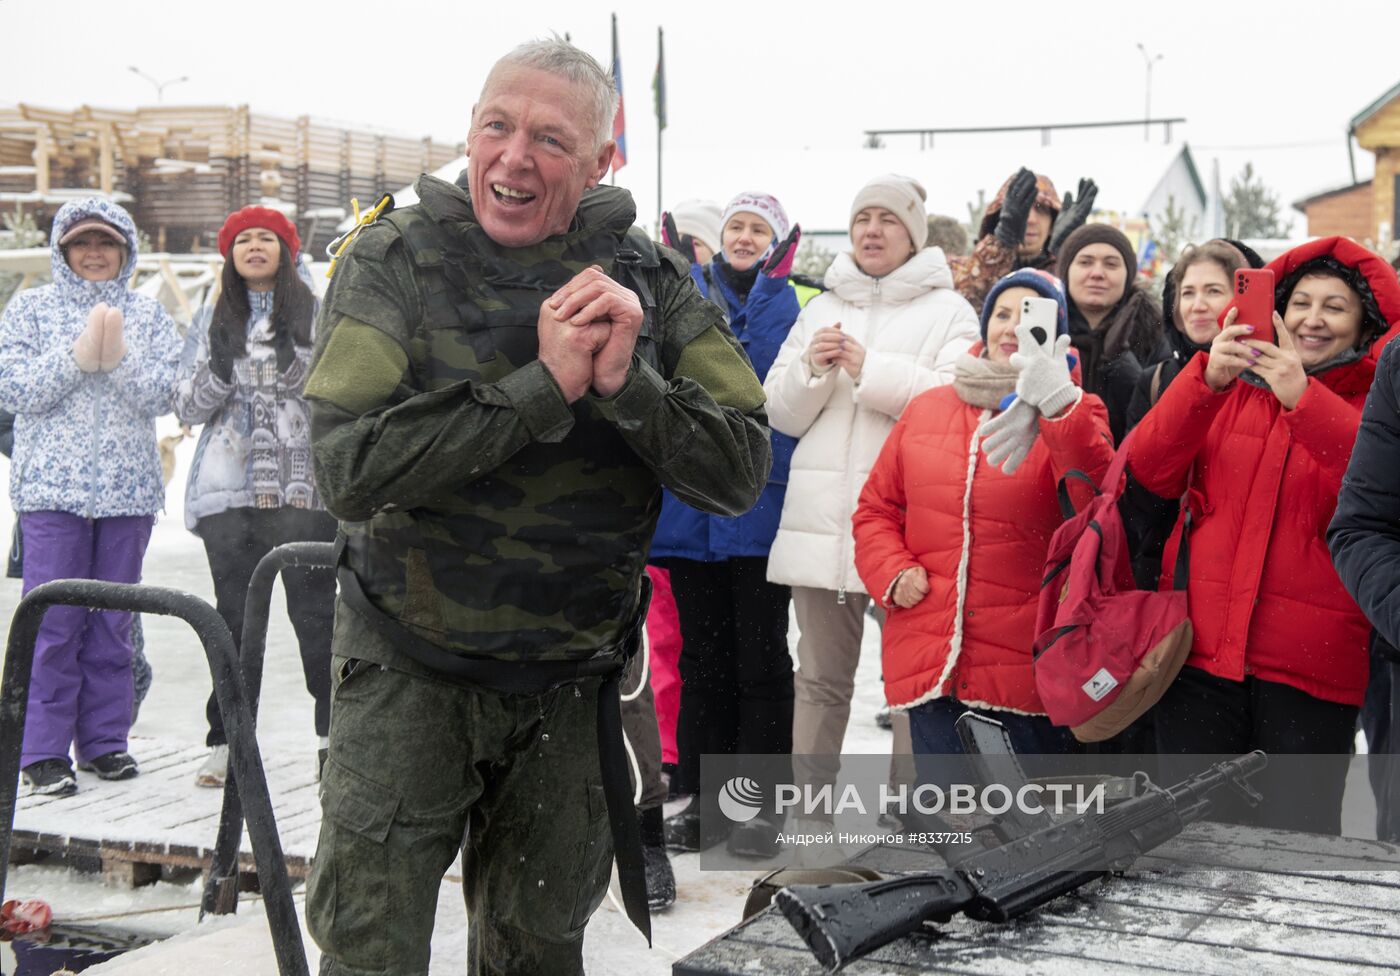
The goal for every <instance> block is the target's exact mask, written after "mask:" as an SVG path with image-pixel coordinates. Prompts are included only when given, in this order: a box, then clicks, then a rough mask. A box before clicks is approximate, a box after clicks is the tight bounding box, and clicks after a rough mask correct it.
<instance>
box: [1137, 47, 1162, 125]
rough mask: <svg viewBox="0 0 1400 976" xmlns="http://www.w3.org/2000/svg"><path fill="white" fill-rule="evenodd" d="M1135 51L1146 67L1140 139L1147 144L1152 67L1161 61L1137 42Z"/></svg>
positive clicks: (1149, 123)
mask: <svg viewBox="0 0 1400 976" xmlns="http://www.w3.org/2000/svg"><path fill="white" fill-rule="evenodd" d="M1137 49H1138V50H1139V51H1141V52H1142V60H1143V63H1144V64H1145V65H1147V106H1146V108H1144V109H1143V115H1142V118H1143V123H1142V139H1143V141H1144V142H1147V141H1148V140H1150V139H1151V138H1152V123H1151V122H1150V121H1148V120H1150V119H1151V118H1152V66H1153V65H1154V64H1156V63H1157V62H1158V61H1160V60H1162V55H1160V54H1148V53H1147V48H1145V47H1143V46H1142V42H1141V41H1138V46H1137Z"/></svg>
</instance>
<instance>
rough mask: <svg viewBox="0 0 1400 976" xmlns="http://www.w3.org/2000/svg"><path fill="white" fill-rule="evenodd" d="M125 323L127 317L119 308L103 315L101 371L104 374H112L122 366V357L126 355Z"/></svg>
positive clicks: (108, 310) (109, 309) (109, 310)
mask: <svg viewBox="0 0 1400 976" xmlns="http://www.w3.org/2000/svg"><path fill="white" fill-rule="evenodd" d="M125 323H126V317H125V316H124V315H122V312H121V309H119V308H108V309H107V311H106V312H105V313H104V314H103V333H102V362H101V369H102V372H104V373H110V372H111V371H112V370H114V369H116V368H117V367H118V366H120V365H121V361H122V357H123V356H125V355H126V336H125V335H124V334H123V332H124V328H123V327H124V325H125Z"/></svg>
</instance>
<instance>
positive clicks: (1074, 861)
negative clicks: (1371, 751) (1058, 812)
mask: <svg viewBox="0 0 1400 976" xmlns="http://www.w3.org/2000/svg"><path fill="white" fill-rule="evenodd" d="M1267 761H1268V760H1267V758H1266V757H1265V755H1264V753H1262V752H1258V751H1255V752H1251V753H1249V754H1248V755H1245V756H1240V757H1238V758H1236V759H1231V760H1228V761H1226V762H1222V763H1216V764H1214V765H1212V766H1211V768H1210V769H1208V770H1205V771H1204V772H1201V773H1198V774H1196V775H1195V776H1191V777H1189V778H1187V779H1186V780H1184V781H1183V782H1181V783H1178V784H1176V785H1175V786H1173V787H1171V788H1169V789H1162V788H1160V787H1156V786H1152V785H1151V784H1150V783H1148V782H1147V779H1146V776H1145V774H1143V773H1138V774H1137V775H1138V776H1139V777H1141V779H1142V782H1143V784H1144V786H1145V792H1143V794H1142V795H1139V796H1136V797H1134V798H1132V799H1129V800H1125V801H1124V802H1122V803H1120V804H1118V805H1117V806H1115V807H1112V808H1110V809H1107V810H1105V811H1104V812H1102V813H1098V812H1091V813H1085V814H1081V815H1080V816H1077V817H1073V818H1071V819H1068V820H1064V821H1061V822H1058V823H1054V822H1052V823H1051V824H1050V825H1049V826H1046V827H1043V828H1041V829H1039V830H1035V831H1033V832H1031V833H1029V834H1026V835H1025V836H1023V837H1020V838H1018V839H1016V840H1015V841H1013V842H1011V843H1008V844H1004V845H1002V846H1001V847H996V848H992V849H991V850H985V851H981V852H979V853H977V854H974V855H972V856H970V857H968V858H965V859H962V860H959V861H958V862H957V863H956V864H955V865H954V866H953V867H950V868H947V869H945V870H941V871H931V872H927V873H919V874H909V875H903V876H900V877H897V878H892V879H889V880H887V881H876V882H871V883H868V884H833V885H791V886H789V887H786V888H783V889H782V890H781V891H779V892H778V894H777V896H776V898H775V899H774V900H775V901H776V902H777V905H778V908H779V909H780V910H781V911H782V913H783V915H784V916H786V917H787V920H788V921H789V922H790V923H792V927H793V928H794V929H796V930H797V933H798V934H799V935H800V936H802V939H803V941H804V942H806V943H807V945H808V947H810V948H811V950H812V952H813V954H814V955H815V956H816V957H817V959H818V960H819V961H820V962H821V964H822V965H823V966H824V967H826V969H827V970H828V971H830V970H835V969H839V968H841V967H842V966H844V965H846V964H847V963H848V962H851V961H852V960H854V959H859V958H860V957H861V956H863V955H865V954H867V953H869V952H872V951H874V950H875V949H878V948H879V947H880V946H883V945H886V944H887V943H889V942H893V941H894V940H895V939H898V938H899V937H900V936H903V935H907V934H908V933H910V932H913V931H915V930H917V929H918V928H920V927H921V926H922V925H923V924H924V923H925V922H926V921H930V920H936V921H940V922H946V921H947V920H948V919H949V918H951V917H952V916H953V914H955V913H956V912H964V913H966V914H967V915H968V916H969V917H971V918H975V919H980V920H985V921H994V922H1005V921H1008V920H1010V919H1012V918H1015V917H1016V916H1018V915H1022V914H1024V913H1026V912H1028V911H1030V910H1031V909H1033V908H1036V907H1038V906H1040V905H1043V904H1045V903H1046V902H1048V901H1050V900H1051V899H1053V898H1056V897H1058V896H1059V895H1062V894H1065V893H1066V892H1069V891H1072V890H1073V889H1075V888H1078V887H1079V886H1081V885H1083V884H1086V883H1088V882H1089V881H1092V880H1094V879H1095V878H1099V877H1102V876H1103V875H1105V874H1107V873H1108V872H1109V871H1110V870H1123V869H1124V868H1126V867H1127V866H1128V865H1130V864H1131V863H1132V862H1133V860H1134V859H1135V858H1136V857H1137V856H1138V855H1140V854H1142V853H1143V852H1145V851H1148V850H1151V849H1152V848H1154V847H1156V846H1158V845H1159V844H1162V843H1164V842H1165V841H1167V840H1170V839H1171V838H1172V837H1174V836H1176V835H1177V834H1179V833H1180V832H1181V831H1182V829H1183V828H1184V827H1186V826H1187V825H1188V824H1190V823H1193V822H1195V821H1196V820H1199V819H1201V818H1202V817H1204V816H1205V815H1206V813H1207V812H1209V810H1210V805H1211V799H1210V797H1211V794H1212V793H1214V792H1215V791H1216V790H1219V789H1223V788H1227V787H1229V788H1233V789H1235V790H1237V791H1239V792H1240V793H1242V794H1243V795H1244V796H1245V798H1246V799H1247V800H1249V801H1250V802H1252V803H1257V802H1258V801H1259V800H1260V797H1259V794H1257V793H1255V792H1254V791H1253V790H1252V789H1250V787H1249V785H1248V782H1247V780H1248V778H1249V777H1250V776H1252V775H1254V774H1255V773H1257V772H1258V771H1259V770H1261V769H1263V768H1264V765H1265V764H1266V763H1267Z"/></svg>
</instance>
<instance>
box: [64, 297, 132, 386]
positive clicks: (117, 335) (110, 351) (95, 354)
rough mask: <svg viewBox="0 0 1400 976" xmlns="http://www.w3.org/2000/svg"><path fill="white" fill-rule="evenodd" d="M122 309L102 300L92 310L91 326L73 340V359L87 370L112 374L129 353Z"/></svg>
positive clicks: (88, 325)
mask: <svg viewBox="0 0 1400 976" xmlns="http://www.w3.org/2000/svg"><path fill="white" fill-rule="evenodd" d="M124 324H125V318H124V317H123V316H122V313H121V309H117V308H112V307H110V306H109V305H108V304H107V303H106V302H98V303H97V304H96V305H94V306H93V307H92V311H91V312H89V313H88V323H87V328H85V329H83V331H82V334H81V335H79V336H78V338H77V339H76V340H75V341H74V342H73V360H74V362H76V363H77V364H78V368H79V369H81V370H82V371H83V372H84V373H96V372H99V371H100V372H103V373H110V372H111V371H112V370H114V369H116V368H117V366H118V365H120V363H121V361H122V357H123V356H125V355H126V338H125V336H124V335H123V332H124Z"/></svg>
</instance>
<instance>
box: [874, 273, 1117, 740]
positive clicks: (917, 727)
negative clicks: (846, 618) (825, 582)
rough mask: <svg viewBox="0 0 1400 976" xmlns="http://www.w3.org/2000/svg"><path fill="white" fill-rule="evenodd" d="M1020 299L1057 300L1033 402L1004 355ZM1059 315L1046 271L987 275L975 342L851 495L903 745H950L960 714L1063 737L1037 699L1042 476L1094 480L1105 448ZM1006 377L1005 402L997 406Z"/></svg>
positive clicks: (1104, 433)
mask: <svg viewBox="0 0 1400 976" xmlns="http://www.w3.org/2000/svg"><path fill="white" fill-rule="evenodd" d="M1035 296H1039V297H1045V298H1053V299H1054V300H1055V301H1056V302H1057V303H1058V309H1059V317H1058V324H1059V334H1060V336H1061V337H1066V338H1064V340H1063V341H1062V342H1060V343H1058V344H1057V342H1056V338H1055V337H1051V338H1050V339H1049V340H1048V342H1046V343H1044V344H1043V346H1044V348H1046V349H1047V350H1053V351H1052V352H1050V357H1053V358H1049V357H1047V359H1046V361H1045V368H1046V369H1051V368H1053V369H1054V370H1057V371H1058V373H1059V375H1060V376H1061V377H1062V379H1061V380H1059V381H1057V382H1055V383H1052V384H1051V387H1052V388H1053V392H1051V393H1050V394H1049V396H1048V398H1044V399H1042V398H1041V397H1037V396H1034V395H1033V394H1032V392H1031V391H1030V390H1029V389H1028V388H1027V387H1026V383H1025V380H1026V378H1027V374H1028V373H1029V372H1030V369H1031V367H1030V366H1029V365H1027V367H1026V369H1022V370H1018V368H1017V366H1016V365H1013V364H1012V363H1011V357H1012V355H1013V354H1014V353H1016V352H1017V349H1018V344H1019V346H1020V350H1021V356H1018V357H1017V363H1018V364H1021V363H1022V362H1025V361H1026V360H1023V357H1025V356H1026V354H1027V341H1026V337H1027V336H1029V333H1028V332H1027V331H1026V330H1024V329H1023V330H1022V332H1023V337H1022V338H1021V340H1020V342H1019V343H1018V336H1017V333H1016V328H1017V325H1018V323H1019V321H1020V309H1021V300H1022V299H1023V298H1027V297H1035ZM1066 322H1067V318H1066V314H1065V300H1064V296H1063V294H1062V292H1061V290H1060V287H1059V283H1058V281H1057V280H1056V279H1055V278H1054V277H1052V276H1051V275H1049V274H1046V273H1045V272H1042V271H1033V270H1029V269H1027V270H1022V271H1017V272H1014V273H1012V274H1010V275H1007V276H1006V277H1004V278H1002V279H1001V280H1000V281H998V282H997V284H996V285H995V286H993V288H992V290H991V292H990V293H989V294H988V296H987V302H986V305H985V306H984V307H983V310H982V338H983V348H981V349H979V348H976V347H974V349H973V350H972V352H971V353H969V354H967V355H964V356H963V358H962V359H961V360H960V361H959V362H958V364H957V367H956V369H957V372H956V378H955V379H954V381H953V385H952V386H946V387H938V388H936V389H933V390H930V391H929V392H927V393H924V394H922V395H920V396H918V397H916V398H915V399H914V401H913V402H912V403H910V404H909V407H908V408H907V409H906V410H905V411H904V414H903V416H901V417H900V419H899V422H898V423H897V424H896V425H895V427H894V430H893V431H892V432H891V433H890V436H889V439H888V440H887V441H886V442H885V446H884V449H883V450H882V451H881V452H880V457H879V460H878V461H877V462H876V464H875V467H874V469H873V470H872V471H871V472H870V477H869V480H867V481H866V483H865V488H864V490H863V491H862V492H861V495H860V503H859V505H858V507H857V509H856V512H855V515H854V517H853V519H852V522H853V524H854V527H855V539H856V552H855V555H856V568H857V569H858V570H859V572H860V576H861V579H862V580H863V581H864V583H865V585H866V586H867V587H868V588H869V591H870V593H871V594H872V595H873V596H875V597H877V598H878V599H880V602H881V606H883V607H885V608H886V609H887V610H888V612H889V617H888V619H887V621H886V624H885V629H884V635H883V657H882V662H883V667H884V678H885V697H886V699H887V700H888V701H889V703H890V706H891V707H893V708H896V709H903V710H907V711H908V712H909V721H910V726H911V731H912V733H913V739H914V751H915V753H916V754H923V755H928V754H949V753H959V752H961V751H962V750H961V747H960V745H959V743H958V738H957V735H956V734H955V732H954V728H953V724H954V722H955V721H956V719H957V718H958V716H959V715H961V714H962V713H963V712H966V711H977V712H981V713H985V714H990V715H992V716H993V717H995V718H997V719H998V720H999V721H1001V722H1002V723H1003V724H1005V725H1006V727H1007V730H1008V732H1009V733H1010V735H1011V741H1012V744H1013V746H1014V747H1015V748H1016V751H1017V752H1023V753H1058V752H1065V751H1068V750H1070V749H1071V748H1072V747H1073V737H1072V736H1071V735H1070V733H1069V731H1068V730H1067V729H1064V728H1060V727H1056V726H1053V725H1051V723H1050V720H1049V719H1048V718H1046V717H1045V709H1044V707H1043V706H1042V705H1041V702H1040V698H1039V696H1038V695H1037V694H1036V690H1035V679H1034V676H1033V674H1032V671H1031V644H1032V641H1033V640H1034V638H1035V616H1036V601H1037V598H1038V595H1039V591H1040V580H1041V576H1042V574H1043V573H1044V569H1045V553H1046V550H1047V548H1048V547H1049V544H1050V537H1051V535H1052V534H1053V533H1054V531H1055V529H1057V528H1058V527H1059V525H1060V524H1061V522H1062V520H1063V519H1062V515H1061V513H1060V508H1059V504H1058V502H1057V500H1056V497H1055V490H1056V485H1057V483H1058V481H1059V479H1060V478H1062V477H1063V476H1064V474H1065V473H1066V472H1067V471H1070V470H1073V469H1076V468H1078V469H1080V470H1082V471H1084V472H1086V473H1087V474H1088V475H1089V476H1090V477H1091V478H1093V479H1094V480H1096V481H1097V480H1098V479H1099V478H1100V477H1102V475H1103V473H1104V472H1105V471H1106V470H1107V468H1108V465H1109V463H1110V462H1111V460H1112V458H1113V445H1112V441H1111V440H1110V437H1109V433H1108V414H1107V412H1106V411H1105V409H1104V406H1103V403H1102V402H1101V401H1100V400H1099V399H1098V398H1097V397H1095V396H1092V395H1089V394H1085V393H1083V391H1081V390H1080V389H1079V388H1078V386H1077V385H1075V383H1074V382H1072V380H1071V373H1070V368H1069V365H1068V364H1067V363H1066V361H1065V357H1064V349H1065V348H1066V347H1067V346H1068V339H1067V336H1068V332H1067V328H1066ZM1032 344H1034V343H1032ZM1037 368H1038V367H1037ZM1018 379H1019V380H1021V381H1022V382H1021V390H1020V393H1021V396H1020V398H1019V399H1018V400H1017V401H1016V402H1014V403H1012V404H1011V405H1010V406H1009V407H1008V409H1006V410H1004V411H1003V410H1001V409H1000V408H1001V407H1002V405H1003V404H1004V403H1005V402H1006V400H1007V399H1008V398H1009V397H1010V396H1011V394H1013V393H1014V392H1016V391H1017V390H1018ZM1033 385H1034V384H1033ZM1035 400H1040V401H1041V402H1040V403H1039V404H1038V405H1037V406H1032V405H1031V404H1032V402H1033V401H1035ZM993 417H996V419H995V420H993V419H992V418H993ZM1018 448H1019V449H1018ZM984 452H985V456H984ZM1003 459H1005V463H1004V466H1003V468H1002V469H1001V470H998V468H997V466H996V465H997V464H1001V463H1002V462H1003Z"/></svg>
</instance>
